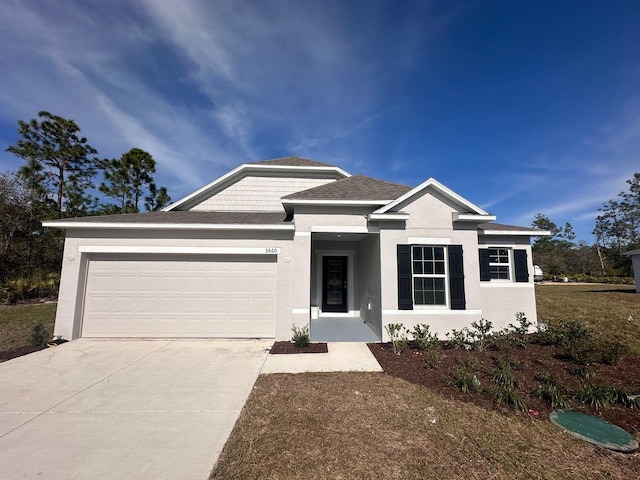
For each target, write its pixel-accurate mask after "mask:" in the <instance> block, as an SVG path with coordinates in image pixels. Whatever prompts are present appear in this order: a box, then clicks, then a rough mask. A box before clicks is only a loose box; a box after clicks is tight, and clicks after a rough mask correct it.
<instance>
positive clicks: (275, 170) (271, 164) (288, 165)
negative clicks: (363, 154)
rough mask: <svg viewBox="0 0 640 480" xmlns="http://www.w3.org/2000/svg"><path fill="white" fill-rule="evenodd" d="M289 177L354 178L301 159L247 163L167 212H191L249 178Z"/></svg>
mask: <svg viewBox="0 0 640 480" xmlns="http://www.w3.org/2000/svg"><path fill="white" fill-rule="evenodd" d="M287 174H291V175H295V176H298V177H303V178H304V177H306V176H309V177H311V178H327V179H330V180H331V181H333V180H338V179H341V178H345V177H349V176H350V175H349V173H347V172H345V171H344V170H342V169H341V168H340V167H336V166H334V165H329V164H326V163H321V162H315V161H313V160H307V159H303V158H299V157H283V158H276V159H273V160H265V161H262V162H254V163H245V164H242V165H240V166H238V167H236V168H235V169H233V170H231V171H230V172H229V173H227V174H225V175H223V176H221V177H219V178H217V179H216V180H214V181H213V182H211V183H209V184H207V185H205V186H204V187H202V188H200V189H198V190H196V191H195V192H193V193H191V194H190V195H187V196H186V197H184V198H181V199H180V200H178V201H177V202H175V203H172V204H171V205H169V206H168V207H165V208H164V209H163V211H175V210H187V209H189V208H191V207H193V206H195V205H197V204H199V203H201V202H202V201H204V200H205V199H207V198H209V197H211V196H213V195H215V194H216V193H219V192H221V191H222V190H224V189H226V188H228V187H229V186H231V185H233V184H234V183H237V182H239V181H240V180H242V179H243V178H245V177H247V176H249V175H261V176H278V175H287Z"/></svg>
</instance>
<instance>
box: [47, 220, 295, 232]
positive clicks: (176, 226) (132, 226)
mask: <svg viewBox="0 0 640 480" xmlns="http://www.w3.org/2000/svg"><path fill="white" fill-rule="evenodd" d="M42 226H43V227H54V228H66V229H73V228H81V229H91V230H108V229H111V230H295V225H293V224H287V225H247V224H233V223H228V224H227V223H225V224H220V223H218V224H213V223H115V222H114V223H110V222H64V221H63V222H60V221H49V222H42Z"/></svg>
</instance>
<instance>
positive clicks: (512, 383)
mask: <svg viewBox="0 0 640 480" xmlns="http://www.w3.org/2000/svg"><path fill="white" fill-rule="evenodd" d="M498 363H499V364H498V366H497V367H496V368H495V369H493V371H492V372H491V378H493V381H494V382H496V383H497V384H498V385H500V386H502V387H512V388H513V387H516V386H517V385H518V381H517V380H516V376H515V374H514V373H513V370H512V368H511V365H510V364H509V363H508V362H505V361H504V360H500V361H499V362H498Z"/></svg>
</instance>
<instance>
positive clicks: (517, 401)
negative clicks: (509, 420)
mask: <svg viewBox="0 0 640 480" xmlns="http://www.w3.org/2000/svg"><path fill="white" fill-rule="evenodd" d="M490 393H491V396H492V397H493V401H494V403H495V404H496V405H498V406H500V405H508V406H511V407H513V408H515V409H516V410H522V411H523V412H524V411H526V410H527V405H526V404H525V401H524V399H523V398H522V396H520V394H518V393H517V392H516V390H515V387H514V386H513V385H510V386H503V385H500V386H498V387H494V388H492V389H491V390H490Z"/></svg>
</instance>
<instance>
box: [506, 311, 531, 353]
mask: <svg viewBox="0 0 640 480" xmlns="http://www.w3.org/2000/svg"><path fill="white" fill-rule="evenodd" d="M516 322H517V325H514V324H513V323H510V324H509V327H508V329H507V331H508V332H509V335H510V337H511V341H512V342H513V344H514V345H517V346H518V347H522V348H524V347H526V346H527V335H528V334H529V328H531V325H533V324H532V323H531V322H530V321H529V320H528V319H527V317H526V316H525V314H524V312H516Z"/></svg>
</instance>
